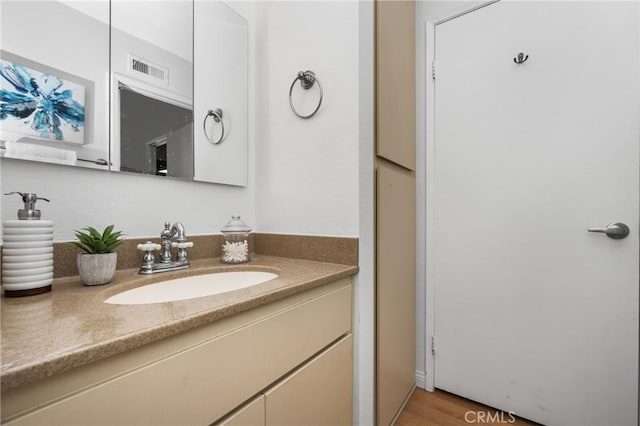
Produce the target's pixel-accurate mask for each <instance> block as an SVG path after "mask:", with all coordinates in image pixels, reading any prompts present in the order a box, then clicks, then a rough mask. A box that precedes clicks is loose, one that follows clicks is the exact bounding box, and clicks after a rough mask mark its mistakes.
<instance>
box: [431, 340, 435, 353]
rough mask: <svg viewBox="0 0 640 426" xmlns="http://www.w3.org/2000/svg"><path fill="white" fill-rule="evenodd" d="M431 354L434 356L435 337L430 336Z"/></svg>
mask: <svg viewBox="0 0 640 426" xmlns="http://www.w3.org/2000/svg"><path fill="white" fill-rule="evenodd" d="M431 354H433V355H435V354H436V336H431Z"/></svg>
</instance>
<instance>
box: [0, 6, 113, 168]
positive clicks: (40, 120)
mask: <svg viewBox="0 0 640 426" xmlns="http://www.w3.org/2000/svg"><path fill="white" fill-rule="evenodd" d="M0 48H1V51H0V60H1V62H0V66H1V69H0V156H4V157H10V158H18V159H23V160H31V161H43V162H50V163H59V164H67V165H74V166H83V167H94V168H99V169H104V170H106V169H108V164H109V163H108V160H109V103H108V93H109V1H108V0H96V1H92V2H87V1H20V0H2V2H0Z"/></svg>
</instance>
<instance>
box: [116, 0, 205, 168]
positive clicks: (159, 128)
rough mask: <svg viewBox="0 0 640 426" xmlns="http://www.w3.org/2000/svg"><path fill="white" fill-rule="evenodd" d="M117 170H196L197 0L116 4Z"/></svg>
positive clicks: (122, 1) (118, 2)
mask: <svg viewBox="0 0 640 426" xmlns="http://www.w3.org/2000/svg"><path fill="white" fill-rule="evenodd" d="M111 25H112V30H111V69H112V117H114V119H113V120H112V132H111V158H112V160H111V161H112V163H113V165H112V170H120V171H127V172H135V173H144V174H152V175H157V176H170V177H178V178H182V179H189V180H191V179H192V178H193V143H192V139H193V136H192V135H193V113H192V110H193V106H192V105H193V102H192V93H193V59H192V56H193V2H192V1H191V0H167V1H161V2H159V1H124V0H114V1H113V2H112V5H111Z"/></svg>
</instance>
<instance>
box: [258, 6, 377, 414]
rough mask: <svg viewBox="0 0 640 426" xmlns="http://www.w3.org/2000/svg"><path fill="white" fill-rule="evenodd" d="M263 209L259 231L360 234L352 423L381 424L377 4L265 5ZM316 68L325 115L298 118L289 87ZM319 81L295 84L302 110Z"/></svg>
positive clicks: (311, 102)
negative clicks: (377, 396) (376, 282)
mask: <svg viewBox="0 0 640 426" xmlns="http://www.w3.org/2000/svg"><path fill="white" fill-rule="evenodd" d="M255 6H256V7H255V9H254V12H255V17H256V19H255V22H256V27H255V28H256V32H257V33H258V34H262V35H263V36H262V37H258V38H256V40H255V41H256V43H257V44H258V46H257V48H256V57H255V59H256V63H257V64H258V65H257V66H256V73H257V74H256V76H255V80H254V81H255V82H256V87H257V89H256V96H257V107H256V109H257V111H260V112H261V113H260V114H258V115H257V116H256V117H255V118H256V121H255V123H256V131H257V135H259V136H258V137H257V139H256V159H257V160H256V216H257V218H258V229H259V230H260V231H261V232H279V233H292V234H314V235H341V236H359V237H360V253H359V256H360V273H359V274H358V276H357V282H356V289H355V319H354V334H355V346H354V354H355V365H354V424H358V425H372V424H373V423H374V409H373V407H374V388H375V382H374V376H373V371H374V361H375V360H374V352H373V350H374V287H373V274H374V272H373V271H374V250H373V228H374V222H373V87H374V86H373V4H372V3H371V2H354V1H341V2H333V1H320V2H313V1H311V2H309V1H300V2H290V1H278V2H258V3H256V5H255ZM304 70H312V71H314V72H315V73H316V75H317V76H318V78H319V80H320V82H321V83H322V86H323V89H324V98H323V103H322V106H321V108H320V110H319V111H318V113H317V114H316V115H315V116H314V117H312V118H309V119H306V120H305V119H300V118H298V117H296V116H295V115H294V114H293V112H292V111H291V109H290V107H289V99H288V94H289V88H290V86H291V83H292V81H293V79H294V78H295V77H296V74H297V73H298V71H304ZM317 100H318V91H317V88H315V87H314V88H312V89H310V90H309V91H303V90H302V89H301V88H300V87H299V84H298V83H296V87H295V88H294V103H295V106H296V107H297V108H298V110H299V112H300V113H301V114H306V113H308V112H310V111H312V110H313V109H314V108H315V102H317Z"/></svg>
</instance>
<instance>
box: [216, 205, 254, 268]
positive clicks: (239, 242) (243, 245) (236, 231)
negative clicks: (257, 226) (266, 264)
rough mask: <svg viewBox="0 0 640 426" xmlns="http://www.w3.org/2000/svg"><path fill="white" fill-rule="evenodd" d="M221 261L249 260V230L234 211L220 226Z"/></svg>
mask: <svg viewBox="0 0 640 426" xmlns="http://www.w3.org/2000/svg"><path fill="white" fill-rule="evenodd" d="M221 231H222V237H223V242H222V257H221V261H222V263H245V262H248V261H249V232H251V228H250V227H249V226H247V225H246V224H245V223H244V222H243V221H242V219H240V215H239V214H237V213H234V214H233V215H232V216H231V220H230V221H229V223H227V224H226V225H225V226H223V227H222V229H221Z"/></svg>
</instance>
